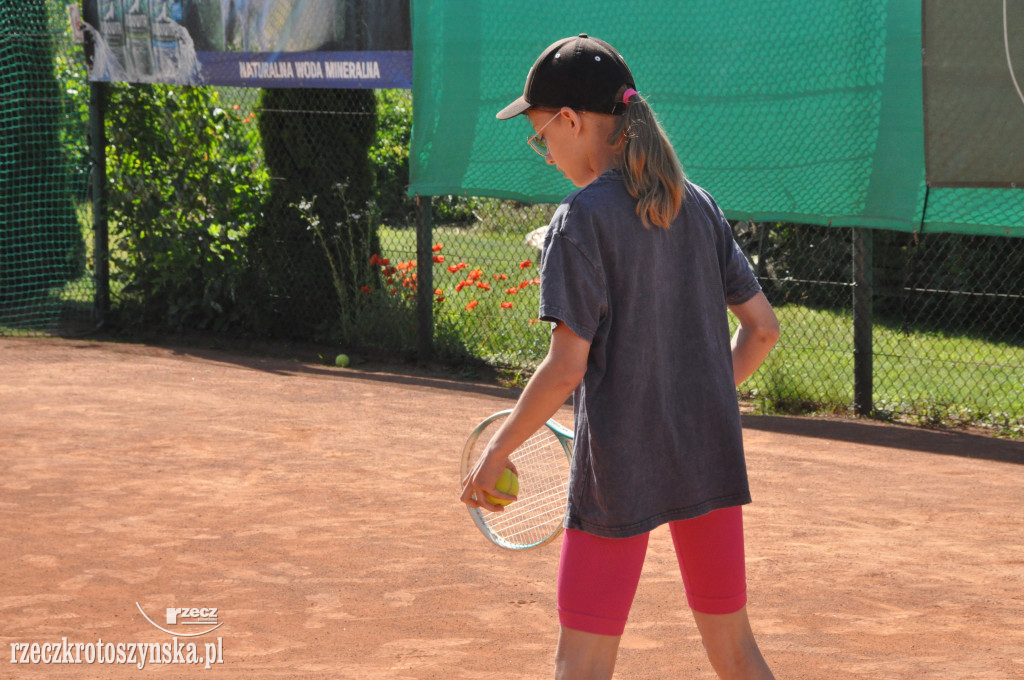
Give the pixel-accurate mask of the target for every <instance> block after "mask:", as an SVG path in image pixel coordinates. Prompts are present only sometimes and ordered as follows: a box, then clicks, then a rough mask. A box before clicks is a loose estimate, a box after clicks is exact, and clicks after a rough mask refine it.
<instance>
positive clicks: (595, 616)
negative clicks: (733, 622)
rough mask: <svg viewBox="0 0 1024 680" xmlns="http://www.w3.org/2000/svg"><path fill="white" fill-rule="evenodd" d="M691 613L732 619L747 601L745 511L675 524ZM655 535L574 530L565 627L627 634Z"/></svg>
mask: <svg viewBox="0 0 1024 680" xmlns="http://www.w3.org/2000/svg"><path fill="white" fill-rule="evenodd" d="M669 528H670V531H671V533H672V542H673V544H674V545H675V549H676V559H677V560H678V561H679V570H680V571H681V572H682V576H683V586H684V587H685V589H686V600H687V602H688V603H689V605H690V608H691V609H693V610H694V611H697V612H700V613H703V614H731V613H733V612H737V611H739V610H740V609H742V608H743V607H744V606H745V605H746V603H747V575H746V567H745V564H744V555H743V511H742V508H741V507H739V506H737V507H732V508H725V509H722V510H715V511H714V512H711V513H708V514H707V515H703V516H701V517H697V518H694V519H689V520H684V521H679V522H672V523H670V524H669ZM649 537H650V534H646V533H645V534H641V535H639V536H633V537H631V538H600V537H598V536H594V535H592V534H588V533H585V532H582V531H577V530H574V529H567V530H566V531H565V534H564V536H563V539H562V555H561V560H560V561H559V565H558V616H559V620H560V621H561V623H562V625H563V626H565V627H566V628H571V629H573V630H579V631H583V632H586V633H596V634H598V635H622V631H623V630H624V629H625V627H626V619H627V618H629V609H630V607H631V606H632V604H633V597H634V596H635V595H636V589H637V584H638V583H639V582H640V572H641V570H642V569H643V565H644V558H645V557H646V555H647V541H648V538H649Z"/></svg>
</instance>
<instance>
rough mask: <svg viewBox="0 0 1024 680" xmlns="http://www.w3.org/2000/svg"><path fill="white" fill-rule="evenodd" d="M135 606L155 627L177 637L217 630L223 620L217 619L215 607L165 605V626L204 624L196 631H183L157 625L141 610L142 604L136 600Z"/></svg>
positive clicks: (196, 635) (192, 635) (222, 623)
mask: <svg viewBox="0 0 1024 680" xmlns="http://www.w3.org/2000/svg"><path fill="white" fill-rule="evenodd" d="M135 606H136V607H138V608H139V612H141V614H142V616H144V617H145V619H146V620H147V621H149V622H150V623H152V624H153V626H155V627H156V628H158V629H160V630H162V631H163V632H165V633H167V634H169V635H177V636H178V637H198V636H200V635H206V634H207V633H209V632H211V631H214V630H217V629H218V628H220V627H221V626H222V625H224V622H223V621H218V620H217V607H167V609H166V610H165V614H166V617H165V625H167V626H204V627H205V629H204V630H201V631H199V632H198V633H193V632H185V630H187V629H185V628H180V629H170V630H169V629H168V628H164V627H163V626H161V625H158V624H157V623H156V622H155V621H154V620H153V619H151V618H149V616H148V615H147V614H146V612H144V611H142V605H140V604H139V603H138V602H136V603H135Z"/></svg>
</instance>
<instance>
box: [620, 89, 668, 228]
mask: <svg viewBox="0 0 1024 680" xmlns="http://www.w3.org/2000/svg"><path fill="white" fill-rule="evenodd" d="M610 141H611V142H612V144H614V145H620V146H621V149H622V150H621V154H622V174H623V176H624V178H625V182H626V190H627V191H629V195H630V196H632V197H633V198H635V199H636V200H637V205H636V213H637V215H639V216H640V220H641V221H642V222H643V224H644V227H647V228H650V227H651V225H652V224H654V225H657V226H659V227H662V228H665V229H667V228H668V226H669V225H670V224H671V223H672V220H674V219H675V217H676V215H678V214H679V207H680V206H681V205H682V204H683V198H684V196H683V194H684V192H685V190H684V188H683V180H684V179H685V177H686V175H685V174H684V173H683V168H682V166H681V165H680V163H679V158H678V157H677V156H676V152H675V150H674V149H673V148H672V144H671V143H670V142H669V140H668V136H667V135H666V134H665V130H664V129H662V127H661V124H660V123H659V122H658V119H657V117H656V116H655V115H654V111H653V110H652V109H651V107H650V106H648V104H647V102H646V101H644V100H643V99H642V98H641V97H640V95H638V94H633V95H632V96H631V97H630V99H629V105H628V106H627V107H626V112H625V113H623V114H622V115H621V116H620V120H619V124H618V126H617V127H616V129H615V131H614V132H613V133H612V136H611V139H610Z"/></svg>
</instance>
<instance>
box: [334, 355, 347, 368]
mask: <svg viewBox="0 0 1024 680" xmlns="http://www.w3.org/2000/svg"><path fill="white" fill-rule="evenodd" d="M348 364H349V360H348V355H347V354H339V355H338V356H336V357H334V365H335V366H341V367H342V368H344V367H345V366H348Z"/></svg>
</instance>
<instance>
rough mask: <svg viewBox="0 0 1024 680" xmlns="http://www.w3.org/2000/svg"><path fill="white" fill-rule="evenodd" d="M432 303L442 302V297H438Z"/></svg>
mask: <svg viewBox="0 0 1024 680" xmlns="http://www.w3.org/2000/svg"><path fill="white" fill-rule="evenodd" d="M434 302H444V296H443V295H438V296H437V299H436V300H434Z"/></svg>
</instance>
